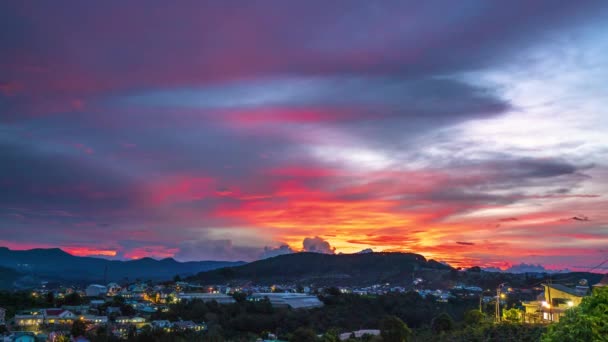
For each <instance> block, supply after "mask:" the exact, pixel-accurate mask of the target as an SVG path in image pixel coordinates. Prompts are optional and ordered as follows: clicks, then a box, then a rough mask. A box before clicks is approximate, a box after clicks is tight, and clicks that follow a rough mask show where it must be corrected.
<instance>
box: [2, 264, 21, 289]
mask: <svg viewBox="0 0 608 342" xmlns="http://www.w3.org/2000/svg"><path fill="white" fill-rule="evenodd" d="M21 276H22V275H21V274H20V273H19V272H17V271H15V270H14V269H12V268H8V267H2V266H0V289H8V288H12V287H13V285H14V283H15V282H16V281H17V280H18V279H19V278H20V277H21Z"/></svg>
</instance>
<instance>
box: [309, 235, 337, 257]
mask: <svg viewBox="0 0 608 342" xmlns="http://www.w3.org/2000/svg"><path fill="white" fill-rule="evenodd" d="M302 247H304V251H305V252H313V253H323V254H335V252H336V248H335V247H332V246H331V245H330V244H329V242H327V241H325V240H323V239H322V238H320V237H318V236H315V237H312V238H310V237H307V238H305V239H304V241H302Z"/></svg>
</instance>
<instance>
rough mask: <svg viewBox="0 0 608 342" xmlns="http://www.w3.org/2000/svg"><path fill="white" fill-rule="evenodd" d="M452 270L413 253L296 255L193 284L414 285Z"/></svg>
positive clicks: (208, 275) (201, 275) (208, 276)
mask: <svg viewBox="0 0 608 342" xmlns="http://www.w3.org/2000/svg"><path fill="white" fill-rule="evenodd" d="M451 269H452V268H451V267H450V266H446V265H444V264H441V263H439V262H436V261H434V260H428V261H427V260H426V259H425V258H424V257H423V256H421V255H418V254H411V253H364V254H339V255H331V254H318V253H294V254H286V255H280V256H276V257H273V258H268V259H264V260H259V261H255V262H252V263H249V264H246V265H242V266H237V267H229V268H224V269H221V270H213V271H208V272H202V273H199V274H197V275H196V276H194V277H191V278H189V279H188V280H190V281H195V282H200V283H203V284H218V283H226V282H234V283H237V282H249V281H251V282H254V283H256V284H275V283H279V284H280V283H285V282H302V283H315V284H317V285H338V284H342V285H347V284H358V285H363V284H378V283H384V282H391V283H401V282H408V283H411V279H412V276H413V274H414V272H416V273H419V272H428V271H435V272H436V271H449V270H451Z"/></svg>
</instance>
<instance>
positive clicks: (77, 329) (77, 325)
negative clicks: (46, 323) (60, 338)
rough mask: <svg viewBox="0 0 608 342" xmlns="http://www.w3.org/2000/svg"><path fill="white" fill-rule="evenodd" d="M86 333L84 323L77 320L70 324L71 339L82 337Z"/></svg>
mask: <svg viewBox="0 0 608 342" xmlns="http://www.w3.org/2000/svg"><path fill="white" fill-rule="evenodd" d="M86 331H87V323H85V321H83V320H80V319H77V320H75V321H74V323H72V329H71V330H70V333H71V334H72V336H73V337H78V336H83V335H84V334H85V333H86Z"/></svg>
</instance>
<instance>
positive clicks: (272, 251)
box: [260, 245, 295, 259]
mask: <svg viewBox="0 0 608 342" xmlns="http://www.w3.org/2000/svg"><path fill="white" fill-rule="evenodd" d="M291 253H295V251H294V250H293V249H292V248H291V247H289V246H288V245H281V246H279V247H276V248H273V247H268V246H266V247H264V251H263V252H262V254H261V255H260V259H267V258H272V257H275V256H279V255H284V254H291Z"/></svg>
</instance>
